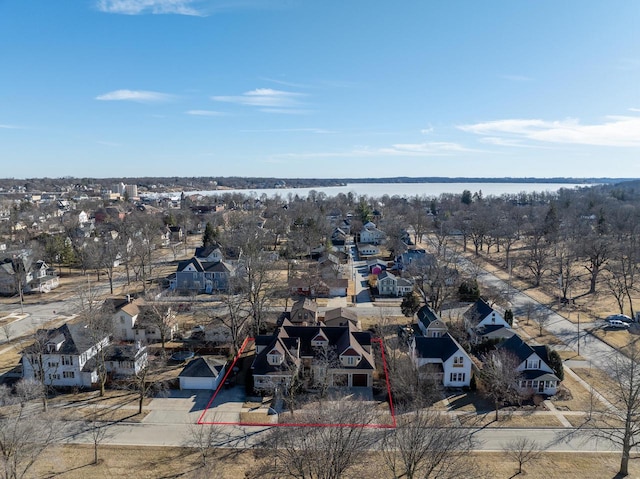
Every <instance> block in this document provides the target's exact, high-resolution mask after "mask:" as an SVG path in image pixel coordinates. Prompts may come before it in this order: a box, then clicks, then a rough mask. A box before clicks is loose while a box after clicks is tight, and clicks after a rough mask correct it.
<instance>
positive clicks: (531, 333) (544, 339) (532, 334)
mask: <svg viewBox="0 0 640 479" xmlns="http://www.w3.org/2000/svg"><path fill="white" fill-rule="evenodd" d="M513 330H514V331H515V332H516V334H517V335H519V336H521V337H523V338H531V339H532V340H533V341H535V342H536V343H538V344H548V345H550V346H552V345H562V346H564V343H563V342H562V341H560V340H559V339H558V338H557V337H556V336H554V335H553V334H551V333H550V332H549V331H547V330H546V329H544V328H543V329H542V335H540V328H539V327H538V325H537V324H536V323H535V321H533V320H530V321H529V324H527V321H526V319H521V320H519V321H517V322H516V323H515V325H514V327H513Z"/></svg>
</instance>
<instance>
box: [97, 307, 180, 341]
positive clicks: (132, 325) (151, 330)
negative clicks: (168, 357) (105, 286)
mask: <svg viewBox="0 0 640 479" xmlns="http://www.w3.org/2000/svg"><path fill="white" fill-rule="evenodd" d="M109 305H110V306H111V307H113V310H114V312H113V317H112V322H113V337H114V338H115V339H119V340H124V341H141V342H143V343H144V342H154V341H160V339H161V337H162V335H161V331H160V327H161V326H160V322H159V321H152V320H150V319H149V315H151V314H155V313H156V312H155V311H152V310H151V309H150V308H149V307H148V306H147V305H145V302H144V300H143V299H141V298H138V299H133V300H132V299H131V298H130V297H129V296H127V298H123V299H112V300H110V301H109ZM157 313H161V314H164V315H165V317H164V319H163V321H162V323H163V324H162V327H164V328H165V331H164V337H165V339H166V340H167V341H169V340H171V339H173V335H174V334H175V333H176V332H177V331H178V323H177V321H175V314H174V313H173V311H172V310H171V307H167V308H166V309H165V308H158V311H157Z"/></svg>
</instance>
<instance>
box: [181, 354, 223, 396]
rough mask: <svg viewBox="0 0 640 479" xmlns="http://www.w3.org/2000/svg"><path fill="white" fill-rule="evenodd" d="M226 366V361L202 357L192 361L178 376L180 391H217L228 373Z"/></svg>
mask: <svg viewBox="0 0 640 479" xmlns="http://www.w3.org/2000/svg"><path fill="white" fill-rule="evenodd" d="M225 366H226V361H225V360H224V359H218V358H211V357H200V358H195V359H193V360H191V361H190V362H189V364H187V365H186V366H185V367H184V369H183V370H182V372H181V373H180V375H179V376H178V379H179V381H180V389H210V390H215V389H217V388H218V386H219V385H220V382H221V381H222V378H224V375H225V373H226V368H225Z"/></svg>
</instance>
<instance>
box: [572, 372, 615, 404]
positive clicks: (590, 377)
mask: <svg viewBox="0 0 640 479" xmlns="http://www.w3.org/2000/svg"><path fill="white" fill-rule="evenodd" d="M571 369H572V370H573V372H574V373H576V374H577V375H578V376H580V378H581V379H582V380H584V381H586V382H587V383H589V384H590V385H591V386H592V387H593V389H595V390H596V391H597V392H599V393H600V394H602V396H603V397H604V398H605V399H607V400H608V401H615V398H614V397H613V396H612V395H611V394H610V393H609V391H611V390H612V389H614V383H613V380H612V379H611V377H610V376H609V375H608V374H607V373H605V372H604V371H602V370H600V369H598V368H576V367H573V368H571Z"/></svg>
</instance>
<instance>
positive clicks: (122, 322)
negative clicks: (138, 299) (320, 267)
mask: <svg viewBox="0 0 640 479" xmlns="http://www.w3.org/2000/svg"><path fill="white" fill-rule="evenodd" d="M120 323H121V324H124V316H122V315H120Z"/></svg>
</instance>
